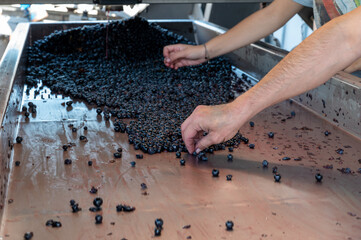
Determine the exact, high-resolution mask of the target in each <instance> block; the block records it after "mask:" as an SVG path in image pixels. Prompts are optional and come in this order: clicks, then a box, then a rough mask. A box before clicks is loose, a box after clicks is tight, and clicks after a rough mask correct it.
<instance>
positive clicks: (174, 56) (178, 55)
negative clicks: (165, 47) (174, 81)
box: [168, 49, 188, 63]
mask: <svg viewBox="0 0 361 240" xmlns="http://www.w3.org/2000/svg"><path fill="white" fill-rule="evenodd" d="M187 55H188V51H186V50H180V49H179V51H174V52H171V53H170V54H169V56H168V58H169V59H170V61H169V62H171V63H175V62H176V61H177V60H180V59H182V58H185V57H187Z"/></svg>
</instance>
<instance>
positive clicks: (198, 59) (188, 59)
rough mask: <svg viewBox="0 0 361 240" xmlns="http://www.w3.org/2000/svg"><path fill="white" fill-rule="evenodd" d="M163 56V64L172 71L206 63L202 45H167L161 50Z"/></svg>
mask: <svg viewBox="0 0 361 240" xmlns="http://www.w3.org/2000/svg"><path fill="white" fill-rule="evenodd" d="M163 56H164V64H165V65H166V66H167V67H170V68H174V69H178V68H180V67H184V66H192V65H198V64H201V63H203V62H205V61H206V59H205V49H204V47H203V46H202V45H198V46H193V45H186V44H175V45H168V46H165V47H164V48H163Z"/></svg>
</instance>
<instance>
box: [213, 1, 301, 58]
mask: <svg viewBox="0 0 361 240" xmlns="http://www.w3.org/2000/svg"><path fill="white" fill-rule="evenodd" d="M301 8H302V6H301V5H299V4H298V3H295V2H293V0H276V1H274V2H273V3H272V4H271V5H270V6H268V7H266V8H264V9H262V10H259V11H257V12H255V13H254V14H252V15H251V16H249V17H247V18H246V19H244V20H243V21H241V22H240V23H238V24H237V25H236V26H234V27H233V28H231V29H230V30H229V31H227V32H226V33H225V34H222V35H219V36H217V37H215V38H213V39H212V40H210V41H209V42H207V43H206V44H207V49H208V51H209V55H210V56H211V57H212V58H214V57H217V56H220V55H223V54H225V53H228V52H231V51H233V50H235V49H238V48H240V47H243V46H246V45H248V44H250V43H253V42H255V41H258V40H259V39H261V38H264V37H266V36H268V35H269V34H271V33H272V32H274V31H276V30H277V29H279V28H280V27H281V26H283V25H284V24H285V23H286V22H287V21H288V20H289V19H290V18H291V17H292V16H294V15H295V14H296V13H297V12H298V11H299V10H301Z"/></svg>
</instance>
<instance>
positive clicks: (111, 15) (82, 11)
mask: <svg viewBox="0 0 361 240" xmlns="http://www.w3.org/2000/svg"><path fill="white" fill-rule="evenodd" d="M185 2H186V1H185ZM265 6H267V3H259V2H252V3H202V4H190V3H188V4H187V3H184V4H183V3H182V4H134V5H116V6H109V5H107V6H104V5H98V4H12V5H0V57H1V56H2V55H3V53H4V51H5V48H6V46H7V44H8V42H9V39H10V37H11V33H12V32H13V31H14V30H15V28H16V25H17V24H18V23H21V22H39V21H43V22H53V21H95V20H107V19H108V20H117V19H124V18H128V17H132V16H136V15H138V16H142V17H145V18H147V19H197V20H202V21H207V22H212V23H215V24H217V25H219V26H222V27H224V28H227V29H229V28H231V27H232V26H234V25H235V24H237V23H238V22H239V21H241V20H242V19H244V18H246V17H247V16H249V15H250V14H252V13H254V12H255V11H257V10H259V9H260V8H264V7H265ZM311 33H312V10H311V9H307V8H306V9H305V10H304V11H303V12H301V13H300V14H299V15H296V16H295V17H293V18H292V19H291V20H290V21H289V22H288V23H287V24H286V25H285V26H284V27H282V28H280V29H279V30H277V31H276V32H274V33H273V34H271V35H269V36H268V37H266V38H265V39H263V41H265V42H267V43H270V44H273V45H275V46H277V47H280V48H282V49H285V50H288V51H290V50H292V49H293V48H294V47H295V46H297V45H298V44H299V43H300V42H301V41H302V40H303V39H305V38H306V37H307V36H309V35H310V34H311ZM244 34H247V33H244Z"/></svg>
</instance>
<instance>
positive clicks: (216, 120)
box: [181, 7, 361, 152]
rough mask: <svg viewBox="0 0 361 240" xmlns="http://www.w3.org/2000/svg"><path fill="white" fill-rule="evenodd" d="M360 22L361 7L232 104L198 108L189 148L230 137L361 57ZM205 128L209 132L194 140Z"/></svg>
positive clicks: (186, 128) (185, 130) (187, 135)
mask: <svg viewBox="0 0 361 240" xmlns="http://www.w3.org/2000/svg"><path fill="white" fill-rule="evenodd" d="M360 21H361V7H358V8H356V9H355V10H353V11H351V12H349V13H347V14H345V15H343V16H340V17H338V18H335V19H333V20H332V21H330V22H329V23H327V24H326V25H324V26H323V27H321V28H320V29H318V30H317V31H315V32H314V33H313V34H312V35H311V36H310V37H308V38H307V39H306V40H305V41H303V42H302V43H301V44H300V45H299V46H297V47H296V48H295V49H294V50H293V51H292V52H290V53H289V54H288V55H287V56H286V57H285V58H284V59H283V60H282V61H281V62H280V63H279V64H277V65H276V66H275V67H274V68H273V69H272V70H271V71H270V72H269V73H268V74H267V75H266V76H265V77H264V78H263V79H262V80H261V81H260V82H259V83H258V84H257V85H255V86H254V87H253V88H251V89H250V90H249V91H247V92H246V93H244V94H243V95H241V96H239V97H238V98H237V99H235V100H234V101H233V102H231V103H228V104H224V105H218V106H199V107H197V108H196V110H195V111H194V112H193V113H192V114H191V116H190V117H189V118H188V119H187V120H186V121H185V122H184V123H183V124H182V127H181V128H182V136H183V140H184V142H185V144H186V147H187V149H188V151H189V152H193V151H194V150H196V149H198V150H197V151H200V150H203V149H204V148H206V147H208V146H210V145H212V144H216V143H220V142H223V141H225V140H228V139H230V138H231V137H233V136H234V135H235V134H236V133H237V131H238V130H239V128H240V127H241V126H242V125H243V124H244V123H245V122H247V121H248V120H249V119H250V118H252V117H253V116H254V115H256V114H257V113H258V112H260V111H262V110H263V109H265V108H267V107H269V106H271V105H273V104H276V103H278V102H281V101H283V100H285V99H288V98H290V97H293V96H296V95H299V94H301V93H303V92H305V91H307V90H310V89H313V88H315V87H317V86H319V85H320V84H322V83H324V82H325V81H327V80H328V79H329V78H330V77H332V76H333V75H334V74H335V73H336V72H338V71H340V70H342V69H345V68H346V67H347V66H349V65H350V64H351V63H352V62H354V61H355V60H356V59H358V58H359V57H361V48H360V46H361V28H360V27H359V26H358V25H359V24H358V23H359V22H360ZM203 131H205V132H208V135H206V136H205V137H202V138H200V139H196V136H200V134H199V132H203Z"/></svg>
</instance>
